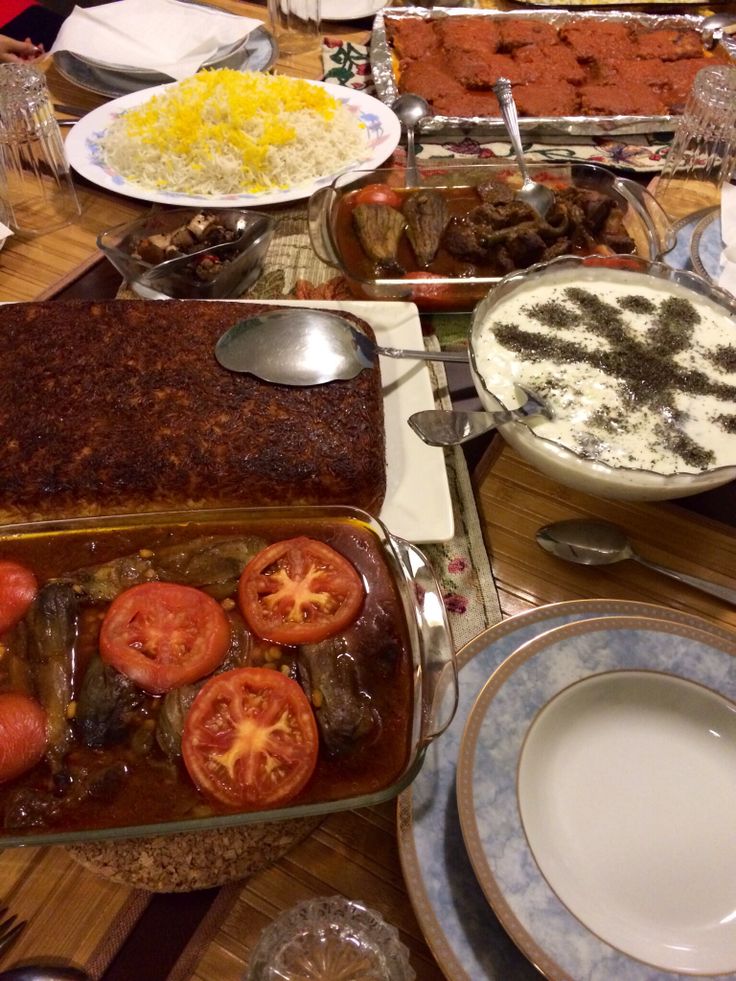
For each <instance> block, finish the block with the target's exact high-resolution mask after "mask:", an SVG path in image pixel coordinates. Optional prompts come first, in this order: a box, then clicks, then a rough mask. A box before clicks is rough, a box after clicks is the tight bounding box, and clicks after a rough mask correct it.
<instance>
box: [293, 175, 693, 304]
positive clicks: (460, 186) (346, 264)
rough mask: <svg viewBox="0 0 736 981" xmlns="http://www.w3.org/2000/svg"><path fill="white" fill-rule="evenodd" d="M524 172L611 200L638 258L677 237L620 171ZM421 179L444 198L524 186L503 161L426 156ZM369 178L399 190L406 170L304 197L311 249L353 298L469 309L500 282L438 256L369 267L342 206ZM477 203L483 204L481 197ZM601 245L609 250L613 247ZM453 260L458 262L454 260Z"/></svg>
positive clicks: (343, 179)
mask: <svg viewBox="0 0 736 981" xmlns="http://www.w3.org/2000/svg"><path fill="white" fill-rule="evenodd" d="M529 171H530V173H531V176H532V177H533V178H534V180H537V181H540V182H542V183H545V184H548V185H549V186H550V187H552V188H553V189H563V188H566V187H574V188H578V189H580V190H584V191H585V190H587V191H591V192H595V193H598V194H601V195H604V196H605V197H606V198H609V199H610V200H611V201H612V202H613V204H614V205H615V206H617V207H618V208H620V209H621V211H622V212H623V223H624V226H625V228H626V231H627V232H628V235H629V236H630V237H631V239H632V240H633V242H634V245H635V249H636V252H635V254H636V255H638V256H640V257H641V258H643V259H647V260H650V261H651V260H654V259H656V258H658V257H659V256H661V255H662V254H663V253H665V252H667V251H668V250H669V249H670V248H672V246H673V244H674V237H673V232H672V227H671V225H670V222H669V220H668V218H667V216H666V214H665V212H664V211H663V210H662V208H661V206H660V205H659V204H658V202H657V201H656V199H655V198H654V197H653V195H651V194H650V193H649V192H648V191H647V190H646V189H645V188H643V187H641V186H640V185H639V184H637V183H636V182H634V181H632V180H629V179H628V178H624V177H618V176H617V175H616V174H614V173H612V172H611V171H609V170H606V168H605V167H599V166H597V165H596V164H560V165H550V164H544V165H531V166H530V167H529ZM419 177H420V180H419V184H418V188H417V190H421V189H423V188H437V189H440V190H443V189H446V190H447V197H448V200H451V199H452V196H453V195H458V194H462V193H464V192H465V191H468V192H470V193H472V192H473V188H475V187H477V186H478V185H481V184H483V183H484V182H486V181H490V180H493V181H500V182H502V183H506V184H508V185H510V186H511V187H512V188H513V187H518V186H520V184H521V176H520V174H519V171H518V168H517V167H515V166H514V165H513V164H510V163H509V162H508V161H505V160H503V161H501V160H498V161H494V162H491V163H463V162H462V161H458V160H457V159H452V158H451V159H448V158H444V159H428V160H426V161H419ZM374 184H386V185H389V186H390V187H391V188H396V189H397V190H398V191H399V192H401V191H403V189H404V173H403V171H402V170H400V169H399V168H383V169H379V170H373V171H349V172H347V173H344V174H341V175H339V176H338V177H336V178H335V180H334V181H333V182H332V183H331V184H330V185H328V186H327V187H324V188H321V189H320V190H318V191H316V192H315V193H314V194H313V195H312V197H311V199H310V202H309V233H310V237H311V240H312V246H313V248H314V250H315V252H316V253H317V254H318V255H319V257H320V258H321V259H322V260H323V262H327V263H329V264H330V265H331V266H334V267H335V268H336V269H338V270H339V271H340V272H341V273H342V275H343V276H344V277H345V279H346V281H347V284H348V286H349V288H350V291H351V292H352V293H353V295H354V296H356V297H357V298H360V299H371V300H410V301H412V302H414V303H416V304H417V306H418V307H419V308H420V310H425V311H429V310H441V311H455V310H456V311H465V310H470V309H472V308H473V306H475V304H476V303H477V302H478V301H479V300H481V299H482V298H483V297H484V296H485V295H486V293H487V292H488V291H489V289H490V288H491V287H492V286H494V285H495V284H496V283H497V282H499V280H500V279H501V278H502V276H501V275H483V274H482V273H481V272H479V271H477V270H476V271H475V272H474V271H473V270H472V268H471V269H468V268H467V267H468V266H470V264H469V263H464V264H463V265H464V266H465V267H466V268H463V269H459V270H458V271H457V272H448V271H447V268H446V266H443V265H438V264H437V263H436V261H435V260H433V262H431V263H430V264H429V265H428V266H426V267H421V266H419V265H418V264H416V262H415V264H414V265H411V264H407V265H404V266H403V268H401V269H398V270H397V271H389V270H388V269H387V268H386V267H382V268H380V269H379V268H376V267H373V268H371V265H370V263H369V262H368V261H367V257H366V256H365V253H363V252H362V251H361V247H360V244H359V242H358V239H357V236H356V235H355V233H354V231H353V232H351V230H350V224H349V221H348V220H347V218H346V209H348V208H349V207H350V204H349V202H350V200H351V199H352V198H351V196H352V195H354V194H355V193H357V192H359V191H360V189H361V188H363V187H367V186H368V185H374ZM477 203H478V204H480V199H478V201H477ZM591 251H596V250H594V249H593V250H591ZM602 251H603V253H604V254H609V255H610V254H611V251H612V250H611V249H610V248H609V249H607V250H602ZM404 255H405V254H402V258H403V257H404ZM438 257H439V260H440V263H442V262H444V259H443V257H442V249H440V252H439V253H438ZM411 258H412V256H411V254H409V259H410V260H411ZM533 261H538V260H533ZM531 264H532V263H531V262H529V263H528V265H531ZM457 265H458V266H460V265H461V264H460V263H459V262H458V263H457ZM520 268H521V267H520ZM435 269H438V270H439V271H435ZM426 273H428V274H429V275H430V276H431V278H430V279H419V278H415V277H420V276H423V275H425V274H426Z"/></svg>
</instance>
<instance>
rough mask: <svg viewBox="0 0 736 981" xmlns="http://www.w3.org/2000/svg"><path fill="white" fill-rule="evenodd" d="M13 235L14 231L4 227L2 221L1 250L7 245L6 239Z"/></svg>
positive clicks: (0, 231)
mask: <svg viewBox="0 0 736 981" xmlns="http://www.w3.org/2000/svg"><path fill="white" fill-rule="evenodd" d="M12 234H13V232H12V229H10V228H8V226H7V225H3V223H2V222H1V221H0V249H1V248H2V247H3V246H4V245H5V239H6V238H9V237H10V236H11V235H12Z"/></svg>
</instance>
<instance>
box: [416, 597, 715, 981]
mask: <svg viewBox="0 0 736 981" xmlns="http://www.w3.org/2000/svg"><path fill="white" fill-rule="evenodd" d="M604 616H642V617H656V618H658V619H663V620H668V621H670V620H671V621H673V622H676V623H683V624H687V625H689V626H692V627H694V628H696V629H702V630H709V631H711V632H712V634H713V636H715V637H716V638H719V639H720V638H722V639H724V640H728V639H729V638H731V637H732V636H733V635H732V634H730V633H729V632H727V631H725V630H723V629H721V628H720V627H716V626H714V625H712V624H710V623H708V622H707V621H705V620H702V619H700V618H699V617H694V616H690V615H688V614H685V613H680V612H679V611H676V610H671V609H669V608H667V607H662V606H656V605H652V604H647V603H634V602H626V601H622V600H581V601H577V602H569V603H552V604H550V605H548V606H543V607H540V608H539V609H536V610H530V611H529V612H527V613H520V614H518V615H517V616H515V617H511V618H510V619H508V620H504V621H503V622H502V623H499V624H497V625H496V626H494V627H490V628H488V629H487V630H484V631H483V632H482V633H480V634H479V635H478V636H477V637H476V638H475V639H474V640H472V641H471V642H470V643H469V644H466V645H465V647H463V649H462V650H461V651H459V653H458V666H459V667H460V673H459V688H460V692H459V703H458V708H457V713H456V715H455V718H454V719H453V721H452V724H451V726H450V727H449V729H448V730H447V732H446V733H444V734H443V736H442V739H441V740H439V742H438V743H437V744H436V745H435V746H433V747H430V749H429V752H428V753H427V757H426V759H425V762H424V766H423V767H422V769H421V771H420V773H419V775H418V776H417V778H416V779H415V781H414V783H413V784H412V786H411V787H410V788H409V789H408V790H406V791H405V792H404V793H403V794H402V795H401V796H400V797H399V802H398V815H397V834H398V842H399V856H400V859H401V867H402V871H403V874H404V880H405V882H406V887H407V890H408V892H409V896H410V898H411V903H412V907H413V909H414V912H415V914H416V917H417V920H418V921H419V924H420V926H421V928H422V932H423V934H424V936H425V938H426V940H427V943H428V945H429V947H430V948H431V950H432V953H433V954H434V956H435V958H436V960H437V962H438V964H439V965H440V967H441V968H442V970H443V971H444V973H445V975H446V976H447V977H448V978H452V981H535V979H536V981H538V979H539V974H538V972H537V971H536V970H535V969H534V968H533V967H532V965H531V964H530V963H529V961H528V960H526V958H525V957H523V956H522V954H521V953H520V952H519V950H518V948H517V947H516V946H515V945H514V944H513V943H512V941H511V940H510V939H509V936H508V934H507V933H506V932H505V930H504V929H503V927H502V926H501V924H500V923H499V921H498V918H497V917H496V916H495V914H494V912H493V910H492V909H491V907H490V906H489V904H488V902H487V900H486V898H485V896H484V894H483V891H482V890H481V888H480V886H479V885H478V881H477V879H476V877H475V873H474V872H473V867H472V865H471V864H470V860H469V858H468V855H467V852H466V850H465V846H464V843H463V839H462V834H461V829H460V820H459V817H458V813H457V804H456V797H455V773H456V764H457V759H458V753H459V750H460V743H461V739H462V734H463V729H464V726H465V723H466V720H467V718H468V715H469V713H470V711H471V709H472V707H473V704H474V702H475V699H476V698H477V696H478V694H479V693H480V691H481V689H482V688H483V686H484V685H485V683H486V681H487V680H488V678H489V677H490V676H491V675H492V674H493V672H494V671H495V670H496V669H497V668H498V666H499V665H500V664H501V663H502V662H503V661H504V660H505V659H506V658H507V657H508V656H509V655H510V654H512V653H513V652H514V651H515V650H516V649H517V648H518V647H520V646H521V645H522V644H525V643H527V641H529V640H532V639H533V638H535V637H539V636H541V635H543V634H545V633H546V632H548V631H549V630H552V629H554V628H556V627H559V626H562V625H564V624H568V623H576V622H578V621H581V620H586V619H592V618H598V617H604ZM601 981H611V979H609V978H605V979H601Z"/></svg>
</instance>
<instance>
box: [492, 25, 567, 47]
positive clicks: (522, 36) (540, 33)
mask: <svg viewBox="0 0 736 981" xmlns="http://www.w3.org/2000/svg"><path fill="white" fill-rule="evenodd" d="M500 33H501V47H502V48H503V50H504V51H514V50H515V49H516V48H522V47H526V46H528V45H530V44H538V45H540V46H541V47H543V48H548V47H550V46H551V45H554V44H556V43H557V28H555V27H554V26H553V25H552V24H550V23H549V21H545V20H536V19H532V18H531V17H523V18H522V17H509V18H504V19H503V20H501V22H500Z"/></svg>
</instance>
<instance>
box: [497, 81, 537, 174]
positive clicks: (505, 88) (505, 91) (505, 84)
mask: <svg viewBox="0 0 736 981" xmlns="http://www.w3.org/2000/svg"><path fill="white" fill-rule="evenodd" d="M493 91H494V93H495V96H496V98H497V99H498V104H499V106H500V107H501V115H502V116H503V121H504V124H505V126H506V131H507V133H508V135H509V139H510V140H511V145H512V147H513V148H514V153H515V155H516V162H517V164H518V166H519V170H520V171H521V176H522V177H523V179H524V181H528V180H530V177H529V171H528V170H527V169H526V162H525V160H524V149H523V147H522V145H521V131H520V130H519V116H518V114H517V112H516V103H515V102H514V100H513V97H512V95H511V82H510V81H509V80H508V78H499V79H498V80H497V81H496V84H495V85H494V86H493Z"/></svg>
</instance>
